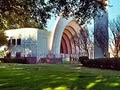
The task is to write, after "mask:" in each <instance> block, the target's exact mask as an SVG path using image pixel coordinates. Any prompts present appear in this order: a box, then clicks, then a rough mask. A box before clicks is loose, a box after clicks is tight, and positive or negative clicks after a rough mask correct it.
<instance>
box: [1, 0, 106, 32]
mask: <svg viewBox="0 0 120 90" xmlns="http://www.w3.org/2000/svg"><path fill="white" fill-rule="evenodd" d="M106 1H107V0H0V29H4V30H5V29H9V28H20V27H36V26H40V27H43V26H46V22H47V19H49V18H51V15H52V14H54V15H55V16H57V15H60V14H61V13H62V16H63V17H65V18H68V17H74V18H75V19H76V20H77V21H78V22H79V23H80V24H83V23H85V22H87V21H89V20H90V19H91V18H92V17H94V16H96V15H98V14H99V13H98V12H100V11H104V10H105V7H106V5H107V4H106Z"/></svg>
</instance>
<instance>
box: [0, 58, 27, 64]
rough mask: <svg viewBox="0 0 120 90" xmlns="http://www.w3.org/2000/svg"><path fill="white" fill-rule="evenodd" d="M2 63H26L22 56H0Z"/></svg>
mask: <svg viewBox="0 0 120 90" xmlns="http://www.w3.org/2000/svg"><path fill="white" fill-rule="evenodd" d="M0 61H1V62H2V63H22V64H27V60H26V59H24V58H1V59H0Z"/></svg>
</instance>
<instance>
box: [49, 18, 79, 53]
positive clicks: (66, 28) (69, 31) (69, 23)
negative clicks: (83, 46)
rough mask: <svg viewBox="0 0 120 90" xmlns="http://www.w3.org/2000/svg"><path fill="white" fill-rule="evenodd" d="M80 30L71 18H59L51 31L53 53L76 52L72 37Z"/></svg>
mask: <svg viewBox="0 0 120 90" xmlns="http://www.w3.org/2000/svg"><path fill="white" fill-rule="evenodd" d="M79 30H81V27H80V26H79V24H78V23H77V22H76V21H75V20H73V19H68V20H66V19H64V18H60V19H59V20H58V23H57V25H56V28H55V30H54V33H53V41H52V42H53V43H52V49H51V52H52V53H53V54H60V53H63V54H72V53H74V54H75V53H78V51H79V50H77V47H76V46H75V44H74V41H73V40H72V37H73V36H74V35H75V34H76V33H77V32H79Z"/></svg>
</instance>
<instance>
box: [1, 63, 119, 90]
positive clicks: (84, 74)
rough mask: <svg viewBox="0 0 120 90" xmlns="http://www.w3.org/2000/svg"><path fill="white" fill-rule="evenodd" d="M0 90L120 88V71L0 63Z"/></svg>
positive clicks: (97, 89) (116, 89)
mask: <svg viewBox="0 0 120 90" xmlns="http://www.w3.org/2000/svg"><path fill="white" fill-rule="evenodd" d="M0 90H120V71H111V70H99V69H91V68H85V67H78V66H77V65H73V64H54V65H53V64H52V65H45V64H44V65H41V64H34V65H30V64H28V65H25V64H23V65H22V64H3V63H0Z"/></svg>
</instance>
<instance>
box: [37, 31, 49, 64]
mask: <svg viewBox="0 0 120 90" xmlns="http://www.w3.org/2000/svg"><path fill="white" fill-rule="evenodd" d="M50 34H51V32H48V31H43V30H38V33H37V62H38V61H39V60H40V58H41V57H45V56H46V55H47V54H48V53H49V47H50V41H49V40H50Z"/></svg>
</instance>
